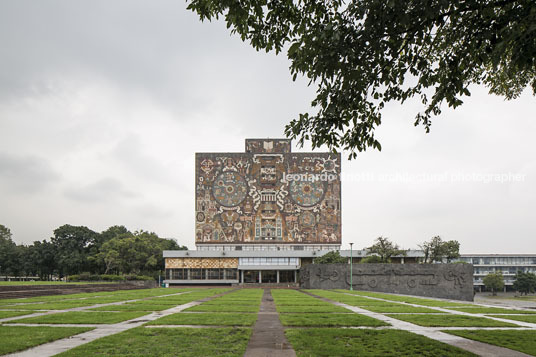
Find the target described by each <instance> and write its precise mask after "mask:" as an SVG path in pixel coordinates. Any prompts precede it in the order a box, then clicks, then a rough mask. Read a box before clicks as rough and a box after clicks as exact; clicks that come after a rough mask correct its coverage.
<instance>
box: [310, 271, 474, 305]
mask: <svg viewBox="0 0 536 357" xmlns="http://www.w3.org/2000/svg"><path fill="white" fill-rule="evenodd" d="M350 280H351V281H352V285H353V288H354V290H366V291H378V292H385V293H395V294H406V295H417V296H428V297H436V298H444V299H454V300H466V301H473V266H472V265H471V264H354V265H353V274H352V279H350V265H348V264H310V265H306V266H304V267H302V268H301V270H300V287H301V288H304V289H349V288H350Z"/></svg>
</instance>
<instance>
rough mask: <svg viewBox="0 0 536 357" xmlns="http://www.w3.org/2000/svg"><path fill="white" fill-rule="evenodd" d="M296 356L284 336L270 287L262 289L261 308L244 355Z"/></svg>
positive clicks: (262, 356)
mask: <svg viewBox="0 0 536 357" xmlns="http://www.w3.org/2000/svg"><path fill="white" fill-rule="evenodd" d="M290 356H296V353H295V352H294V350H293V349H292V346H291V345H290V344H289V343H288V341H287V338H286V337H285V330H284V328H283V325H282V324H281V321H279V314H278V313H277V310H276V308H275V304H274V299H273V298H272V293H271V292H270V289H264V294H263V296H262V302H261V308H260V311H259V315H258V319H257V322H256V323H255V326H254V327H253V333H252V335H251V338H250V340H249V343H248V346H247V348H246V353H245V354H244V357H290Z"/></svg>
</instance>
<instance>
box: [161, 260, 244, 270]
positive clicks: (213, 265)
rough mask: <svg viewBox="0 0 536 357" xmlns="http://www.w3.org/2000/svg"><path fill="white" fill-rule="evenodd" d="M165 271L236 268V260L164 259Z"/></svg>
mask: <svg viewBox="0 0 536 357" xmlns="http://www.w3.org/2000/svg"><path fill="white" fill-rule="evenodd" d="M165 262H166V269H180V268H192V269H197V268H203V269H204V268H208V269H217V268H237V267H238V258H166V260H165Z"/></svg>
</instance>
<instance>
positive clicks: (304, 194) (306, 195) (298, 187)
mask: <svg viewBox="0 0 536 357" xmlns="http://www.w3.org/2000/svg"><path fill="white" fill-rule="evenodd" d="M324 194H325V188H324V183H323V182H322V181H291V183H290V197H292V200H294V202H296V203H297V204H298V205H300V206H302V207H312V206H314V205H316V204H318V203H319V202H320V201H321V200H322V198H324Z"/></svg>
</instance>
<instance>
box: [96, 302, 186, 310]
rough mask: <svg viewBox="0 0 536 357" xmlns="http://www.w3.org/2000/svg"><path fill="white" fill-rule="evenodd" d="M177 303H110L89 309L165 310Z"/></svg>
mask: <svg viewBox="0 0 536 357" xmlns="http://www.w3.org/2000/svg"><path fill="white" fill-rule="evenodd" d="M175 306H177V305H174V304H168V305H157V304H136V305H133V304H123V305H109V306H101V307H96V308H94V309H89V311H163V310H167V309H171V308H172V307H175Z"/></svg>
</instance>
